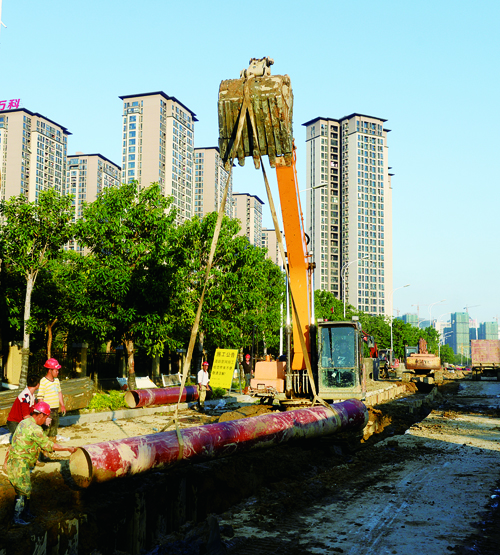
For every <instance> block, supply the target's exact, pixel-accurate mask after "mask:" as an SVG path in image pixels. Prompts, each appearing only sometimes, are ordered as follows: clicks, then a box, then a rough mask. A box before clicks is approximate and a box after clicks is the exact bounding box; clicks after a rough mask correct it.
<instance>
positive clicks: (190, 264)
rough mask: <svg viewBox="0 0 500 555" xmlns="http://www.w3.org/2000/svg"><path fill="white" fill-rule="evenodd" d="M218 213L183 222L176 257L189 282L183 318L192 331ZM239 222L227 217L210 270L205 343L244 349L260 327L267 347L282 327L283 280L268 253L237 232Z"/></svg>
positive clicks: (182, 280) (184, 280)
mask: <svg viewBox="0 0 500 555" xmlns="http://www.w3.org/2000/svg"><path fill="white" fill-rule="evenodd" d="M216 220H217V214H216V213H212V214H208V215H206V216H205V217H204V218H203V220H200V219H199V218H197V217H195V218H193V219H191V220H189V221H186V222H185V223H184V224H182V225H181V226H179V228H178V230H177V236H176V244H175V248H174V249H173V251H172V256H173V257H174V259H175V265H176V266H177V268H178V273H177V280H178V281H179V282H180V283H182V284H183V285H184V296H183V298H184V303H183V306H182V307H180V315H181V321H182V322H183V323H184V326H185V333H186V340H187V333H188V331H189V329H190V328H191V326H192V323H193V322H194V318H195V313H196V310H197V307H198V303H199V298H200V296H201V292H202V289H203V285H204V282H205V275H206V267H207V263H208V256H209V252H210V246H211V241H212V238H213V234H214V229H215V224H216ZM239 230H240V227H239V223H238V222H237V221H236V220H230V219H229V218H226V217H224V219H223V221H222V226H221V231H220V235H219V240H218V243H217V248H216V251H215V256H214V260H213V265H212V269H211V271H210V275H209V279H208V283H207V288H206V293H205V300H204V305H203V311H202V315H201V321H200V333H202V334H203V337H204V341H205V343H204V347H205V348H206V349H207V350H208V351H210V352H214V351H215V349H216V348H217V347H224V348H240V347H244V346H248V345H250V344H251V338H252V332H253V328H254V326H255V328H256V330H257V334H258V336H259V337H262V336H264V337H265V340H266V343H267V345H269V346H273V345H277V344H278V342H279V328H280V325H281V304H282V302H283V296H284V279H283V276H282V274H281V271H280V269H279V268H278V267H277V266H276V265H275V264H273V263H272V262H271V261H270V260H269V259H267V258H266V251H265V250H264V249H262V248H260V247H255V246H253V245H251V244H250V243H249V242H248V239H247V238H246V237H242V236H240V235H237V233H238V232H239Z"/></svg>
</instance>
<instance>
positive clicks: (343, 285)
mask: <svg viewBox="0 0 500 555" xmlns="http://www.w3.org/2000/svg"><path fill="white" fill-rule="evenodd" d="M367 258H369V257H368V255H366V256H363V257H361V258H356V260H353V261H352V262H346V263H345V264H344V265H343V266H342V268H341V270H340V277H341V278H342V272H344V277H343V278H342V300H343V301H344V319H345V274H346V272H347V268H349V266H350V265H351V264H354V263H355V262H359V261H360V260H366V259H367Z"/></svg>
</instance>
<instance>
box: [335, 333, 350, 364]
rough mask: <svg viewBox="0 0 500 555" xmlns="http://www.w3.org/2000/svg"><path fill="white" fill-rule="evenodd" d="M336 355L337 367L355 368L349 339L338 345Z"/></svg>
mask: <svg viewBox="0 0 500 555" xmlns="http://www.w3.org/2000/svg"><path fill="white" fill-rule="evenodd" d="M334 355H335V366H343V367H350V366H354V360H353V352H352V351H350V350H349V346H348V344H347V339H343V340H341V341H340V342H339V343H338V344H337V346H336V348H335V351H334Z"/></svg>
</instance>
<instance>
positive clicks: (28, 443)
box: [5, 401, 76, 525]
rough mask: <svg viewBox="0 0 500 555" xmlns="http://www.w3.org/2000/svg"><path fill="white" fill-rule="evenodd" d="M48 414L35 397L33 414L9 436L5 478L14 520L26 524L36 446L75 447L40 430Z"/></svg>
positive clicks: (37, 451)
mask: <svg viewBox="0 0 500 555" xmlns="http://www.w3.org/2000/svg"><path fill="white" fill-rule="evenodd" d="M48 416H50V407H49V405H48V404H47V403H44V402H43V401H39V402H38V403H36V404H35V406H34V407H33V414H32V416H29V417H28V418H25V419H24V420H22V421H21V422H20V423H19V426H18V427H17V428H16V431H15V432H14V435H13V436H12V447H11V449H10V454H9V460H8V461H7V464H6V468H5V471H6V473H7V478H8V479H9V482H10V483H11V484H12V486H13V488H14V489H15V491H16V504H15V507H14V520H13V522H14V524H20V525H25V524H29V523H30V522H31V521H32V520H33V519H34V518H35V517H34V515H33V514H32V513H31V511H30V509H29V501H30V497H31V476H30V475H31V471H32V469H33V467H34V465H35V463H36V460H37V458H38V454H39V452H40V449H43V450H44V451H49V452H50V451H69V452H70V453H74V452H75V451H76V447H63V446H62V445H59V444H57V443H52V441H51V440H50V439H49V438H48V437H47V436H46V435H45V434H44V433H43V430H42V428H41V426H42V425H43V424H45V421H46V420H47V417H48Z"/></svg>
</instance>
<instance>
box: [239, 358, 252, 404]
mask: <svg viewBox="0 0 500 555" xmlns="http://www.w3.org/2000/svg"><path fill="white" fill-rule="evenodd" d="M241 365H242V366H243V373H244V374H245V391H244V393H245V395H246V394H247V393H248V390H249V388H250V379H251V378H252V363H251V361H250V355H249V354H248V353H247V354H246V355H245V358H244V359H243V360H242V362H241Z"/></svg>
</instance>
